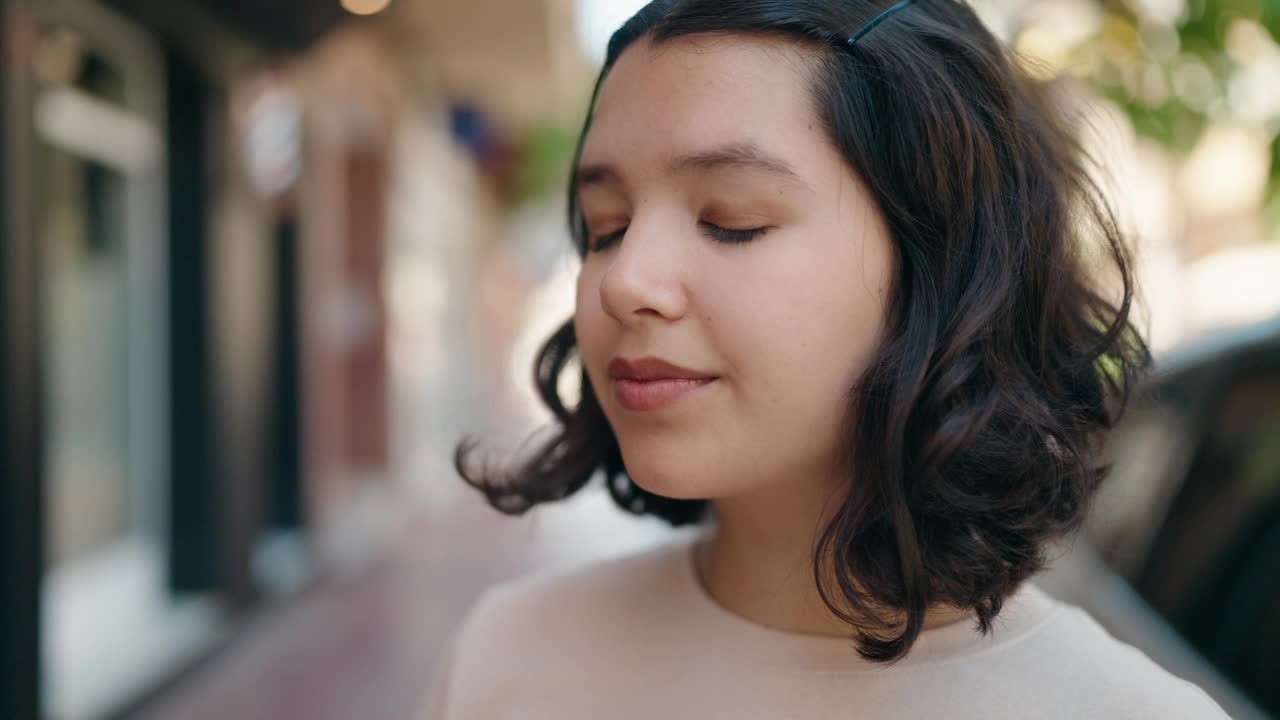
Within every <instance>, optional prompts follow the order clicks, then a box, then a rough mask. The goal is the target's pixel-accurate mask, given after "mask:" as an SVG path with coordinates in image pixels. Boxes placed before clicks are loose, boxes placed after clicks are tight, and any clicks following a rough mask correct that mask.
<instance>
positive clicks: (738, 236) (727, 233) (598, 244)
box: [590, 222, 770, 252]
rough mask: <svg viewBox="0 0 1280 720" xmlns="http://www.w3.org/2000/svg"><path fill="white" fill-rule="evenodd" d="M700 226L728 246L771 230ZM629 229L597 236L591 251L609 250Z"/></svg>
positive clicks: (748, 240)
mask: <svg viewBox="0 0 1280 720" xmlns="http://www.w3.org/2000/svg"><path fill="white" fill-rule="evenodd" d="M698 226H699V227H701V228H702V231H703V232H704V233H706V234H707V235H709V236H710V237H711V239H712V240H715V241H716V242H720V243H724V244H726V245H740V244H742V243H746V242H751V241H752V240H755V239H756V238H758V237H760V236H761V235H764V234H765V233H766V232H768V231H769V230H770V228H767V227H758V228H743V229H736V228H726V227H720V226H719V225H716V224H715V223H709V222H700V223H698ZM627 229H628V228H622V229H620V230H615V231H613V232H611V233H608V234H606V235H598V236H596V237H595V238H593V239H592V240H591V244H590V249H591V251H592V252H599V251H601V250H604V249H606V248H608V247H609V246H610V245H612V244H613V243H615V242H617V241H618V240H621V239H622V238H623V236H625V235H626V234H627Z"/></svg>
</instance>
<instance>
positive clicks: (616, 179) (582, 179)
mask: <svg viewBox="0 0 1280 720" xmlns="http://www.w3.org/2000/svg"><path fill="white" fill-rule="evenodd" d="M725 168H740V169H745V170H756V171H760V172H766V173H769V174H771V175H777V176H780V177H782V178H784V179H786V180H790V181H792V182H795V183H799V184H800V185H803V186H805V187H808V186H807V185H806V184H805V182H804V180H802V179H801V178H800V174H799V173H797V172H796V171H795V169H794V168H792V167H791V164H790V163H788V162H787V161H786V160H783V159H782V158H779V157H777V156H775V155H770V154H769V153H766V152H764V151H763V150H761V149H760V147H759V146H758V145H756V144H755V143H753V142H742V143H731V144H728V145H722V146H720V147H717V148H713V149H711V150H703V151H699V152H693V153H689V154H688V155H681V156H679V157H676V158H673V159H672V160H671V161H670V162H668V163H667V165H666V170H667V172H668V173H670V174H673V175H674V174H680V173H685V172H689V171H691V170H721V169H725ZM620 184H622V180H621V178H620V176H619V175H618V172H617V170H615V169H614V168H613V166H611V165H607V164H598V165H583V166H582V167H579V168H578V172H577V176H576V179H575V181H574V186H575V188H576V189H579V190H580V189H582V188H584V187H589V186H594V185H620Z"/></svg>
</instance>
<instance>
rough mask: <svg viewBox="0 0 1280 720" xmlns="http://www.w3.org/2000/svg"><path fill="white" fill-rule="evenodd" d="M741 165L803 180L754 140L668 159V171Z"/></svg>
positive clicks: (785, 163) (676, 171) (740, 166)
mask: <svg viewBox="0 0 1280 720" xmlns="http://www.w3.org/2000/svg"><path fill="white" fill-rule="evenodd" d="M723 168H741V169H745V170H760V171H763V172H767V173H770V174H773V175H781V176H782V177H785V178H786V179H788V180H794V181H796V182H801V183H802V182H803V181H802V180H801V179H800V174H799V173H797V172H796V171H795V169H794V168H792V167H791V164H790V163H788V162H787V161H786V160H783V159H782V158H779V157H777V156H774V155H770V154H769V153H766V152H765V151H763V150H761V149H760V146H758V145H756V144H755V143H753V142H742V143H731V144H729V145H722V146H720V147H718V148H714V149H712V150H706V151H701V152H695V153H690V154H688V155H681V156H680V157H677V158H674V159H673V160H671V162H669V163H667V172H669V173H673V174H674V173H682V172H688V171H690V170H720V169H723Z"/></svg>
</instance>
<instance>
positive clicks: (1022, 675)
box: [1008, 601, 1227, 720]
mask: <svg viewBox="0 0 1280 720" xmlns="http://www.w3.org/2000/svg"><path fill="white" fill-rule="evenodd" d="M1053 602H1055V603H1057V601H1053ZM1058 604H1059V605H1060V607H1059V609H1058V611H1057V612H1055V613H1054V614H1053V616H1052V618H1051V620H1049V621H1048V622H1046V623H1045V624H1044V625H1043V626H1042V627H1041V628H1039V630H1038V631H1037V632H1035V633H1033V634H1031V635H1030V636H1028V637H1027V638H1026V639H1025V640H1024V642H1022V643H1020V645H1021V647H1018V648H1016V650H1015V651H1014V652H1012V653H1010V656H1009V658H1008V660H1009V661H1011V662H1012V663H1013V664H1015V665H1016V666H1017V668H1018V669H1017V670H1015V671H1014V672H1013V673H1012V674H1014V675H1016V676H1019V677H1018V678H1017V681H1018V685H1020V686H1022V687H1024V688H1028V689H1029V688H1030V687H1035V688H1036V691H1038V692H1039V693H1041V697H1042V698H1043V699H1045V700H1048V699H1049V698H1050V697H1051V696H1057V697H1056V700H1057V701H1058V702H1060V703H1061V704H1062V705H1061V706H1063V707H1073V708H1075V710H1076V711H1078V714H1080V716H1082V717H1083V716H1089V717H1104V716H1105V717H1116V718H1133V719H1134V720H1145V719H1148V718H1149V719H1150V720H1156V719H1157V718H1159V719H1161V720H1182V719H1186V720H1200V719H1202V718H1203V719H1217V718H1226V717H1227V714H1226V713H1225V712H1224V711H1223V710H1222V708H1221V707H1219V706H1218V704H1217V703H1216V702H1214V701H1213V699H1212V698H1210V697H1209V695H1208V694H1207V693H1206V692H1204V690H1202V689H1200V688H1199V687H1198V686H1196V685H1194V684H1193V683H1190V682H1188V681H1186V680H1183V679H1181V678H1179V677H1177V676H1175V675H1173V674H1172V673H1170V672H1168V671H1167V670H1165V669H1164V668H1163V667H1161V666H1160V665H1158V664H1157V663H1156V662H1155V661H1153V660H1152V659H1151V658H1149V657H1148V656H1147V655H1146V654H1145V653H1143V652H1142V651H1141V650H1139V649H1137V648H1135V647H1133V646H1132V645H1128V644H1126V643H1124V642H1121V641H1120V640H1118V639H1116V638H1115V637H1113V636H1112V635H1111V634H1110V633H1108V632H1107V631H1106V630H1105V629H1104V628H1103V627H1102V626H1101V625H1099V624H1098V622H1097V621H1096V620H1094V619H1093V617H1091V616H1090V615H1089V614H1088V613H1087V612H1085V611H1084V610H1082V609H1080V608H1078V607H1075V606H1073V605H1067V604H1062V603H1058Z"/></svg>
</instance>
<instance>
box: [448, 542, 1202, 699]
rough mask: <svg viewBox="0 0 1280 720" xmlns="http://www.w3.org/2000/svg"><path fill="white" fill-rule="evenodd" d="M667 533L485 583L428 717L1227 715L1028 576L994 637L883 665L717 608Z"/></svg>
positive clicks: (941, 639)
mask: <svg viewBox="0 0 1280 720" xmlns="http://www.w3.org/2000/svg"><path fill="white" fill-rule="evenodd" d="M695 538H696V536H693V535H689V536H680V537H678V538H677V539H675V540H674V541H672V542H668V543H666V544H664V545H662V546H660V547H658V548H655V549H652V550H648V551H645V552H642V553H639V554H635V555H631V556H628V557H624V558H621V559H615V560H609V561H605V562H599V563H595V564H592V565H587V566H579V567H575V568H571V569H568V570H557V571H553V572H544V573H541V574H537V575H534V576H530V577H526V578H522V579H519V580H516V581H514V582H510V583H507V584H505V585H501V586H498V587H497V588H495V589H493V590H491V591H489V592H488V593H487V594H486V595H485V596H484V597H483V598H482V599H481V600H480V601H479V602H478V603H477V604H476V605H475V607H474V608H473V609H472V611H471V612H470V614H469V615H468V617H467V619H466V621H465V622H464V623H463V624H462V626H460V627H459V628H458V630H457V631H456V632H455V634H454V637H453V641H452V642H451V643H450V645H449V648H448V650H447V653H446V656H445V660H444V662H443V665H442V666H441V668H440V671H439V673H438V674H437V676H436V678H435V680H434V682H433V683H432V685H431V687H432V691H431V693H430V695H429V696H428V698H429V699H428V706H429V707H428V709H427V711H426V713H425V715H426V717H427V718H428V719H429V720H498V719H503V720H506V719H519V720H577V719H583V720H586V719H588V718H590V719H591V720H605V719H607V720H627V719H630V718H635V719H636V720H639V719H641V718H643V719H644V720H653V719H654V718H663V719H666V718H698V719H699V720H709V719H712V718H734V719H735V720H737V719H741V720H754V719H756V718H759V719H761V720H766V719H767V720H784V719H787V718H794V719H796V720H809V719H810V718H858V719H859V720H871V719H878V718H950V719H952V720H967V719H969V718H974V719H976V718H983V719H984V720H988V719H993V718H1073V719H1074V718H1150V719H1151V720H1157V719H1158V720H1179V719H1181V718H1197V719H1199V718H1225V717H1226V714H1225V713H1224V712H1223V711H1222V710H1221V709H1220V708H1219V707H1218V706H1217V704H1215V703H1214V702H1213V700H1211V699H1210V698H1209V697H1208V695H1206V694H1205V693H1204V692H1203V691H1201V690H1200V689H1199V688H1197V687H1196V686H1194V685H1192V684H1190V683H1188V682H1185V681H1183V680H1180V679H1178V678H1176V677H1174V676H1172V675H1170V674H1169V673H1167V672H1165V671H1164V670H1163V669H1161V668H1160V667H1159V666H1157V665H1156V664H1155V663H1153V662H1152V661H1151V660H1150V659H1148V658H1147V656H1145V655H1143V654H1142V653H1141V652H1139V651H1138V650H1136V649H1134V648H1132V647H1130V646H1128V645H1125V644H1122V643H1120V642H1119V641H1117V640H1115V639H1114V638H1112V637H1111V636H1110V635H1108V634H1107V633H1106V631H1104V630H1103V629H1102V628H1101V627H1100V626H1099V625H1098V624H1097V623H1096V622H1095V621H1094V620H1093V619H1092V618H1091V617H1090V616H1089V615H1087V614H1086V613H1085V612H1083V611H1082V610H1080V609H1078V608H1076V607H1073V606H1069V605H1064V604H1062V603H1060V602H1058V601H1056V600H1054V599H1052V598H1050V597H1049V596H1047V595H1046V594H1045V593H1044V592H1043V591H1041V590H1040V589H1039V588H1037V587H1036V586H1034V585H1032V584H1031V583H1027V584H1025V585H1024V586H1023V588H1022V590H1020V591H1019V592H1018V593H1017V594H1015V595H1014V596H1013V597H1011V598H1009V600H1008V601H1007V602H1006V604H1005V607H1004V610H1003V611H1002V612H1001V613H1000V615H999V617H998V618H997V620H996V623H995V632H994V634H993V635H989V636H987V637H982V636H980V635H979V634H978V633H977V631H976V630H974V628H973V627H972V626H971V625H970V624H968V623H955V624H952V625H948V626H944V627H940V628H937V629H934V630H930V631H927V632H925V633H923V634H922V635H921V636H920V639H919V641H918V642H917V643H916V645H915V646H914V647H913V649H912V651H911V653H910V654H909V655H908V656H907V657H906V658H905V659H904V660H902V661H901V662H899V663H898V664H896V665H894V666H891V667H882V666H877V665H874V664H872V663H868V662H866V661H864V660H861V659H860V658H858V657H857V655H856V654H855V653H854V651H853V650H852V649H851V646H850V643H848V642H846V641H844V640H841V639H839V638H826V637H818V636H811V635H797V634H792V633H785V632H780V631H777V630H773V629H769V628H766V627H763V626H760V625H757V624H754V623H752V622H750V621H747V620H745V619H743V618H740V617H738V616H736V615H733V614H731V613H730V612H728V611H727V610H725V609H723V608H721V607H720V606H719V605H717V604H716V603H715V602H714V601H713V600H712V599H711V598H710V596H708V595H707V594H706V592H705V591H704V589H703V588H702V586H701V584H700V583H699V582H698V580H697V578H696V575H695V574H694V569H693V568H694V566H693V561H692V554H691V550H692V542H693V540H694V539H695Z"/></svg>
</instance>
